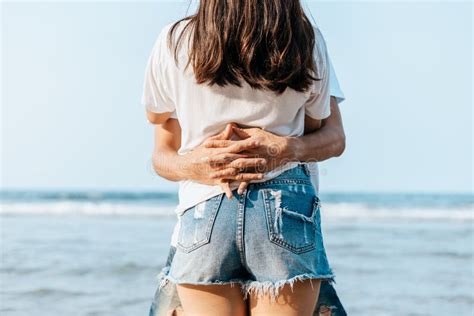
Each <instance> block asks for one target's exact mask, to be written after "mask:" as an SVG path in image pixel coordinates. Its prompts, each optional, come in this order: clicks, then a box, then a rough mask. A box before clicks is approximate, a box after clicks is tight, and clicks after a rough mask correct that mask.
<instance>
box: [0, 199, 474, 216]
mask: <svg viewBox="0 0 474 316" xmlns="http://www.w3.org/2000/svg"><path fill="white" fill-rule="evenodd" d="M175 207H176V204H175V203H173V204H172V203H160V202H158V203H140V202H137V203H131V202H126V203H114V202H83V201H56V202H54V201H48V202H43V201H42V202H26V203H25V202H2V203H0V214H5V215H17V214H30V215H47V214H50V215H128V216H175V213H174V209H175ZM321 212H322V216H323V218H325V219H329V220H332V219H346V220H352V219H374V220H377V219H386V220H403V219H405V220H417V219H426V220H456V221H474V211H473V208H472V205H471V206H469V205H464V206H457V207H452V208H447V207H438V208H433V207H429V208H426V207H425V208H423V207H380V206H375V207H374V206H372V205H368V204H363V203H324V204H323V206H322V211H321Z"/></svg>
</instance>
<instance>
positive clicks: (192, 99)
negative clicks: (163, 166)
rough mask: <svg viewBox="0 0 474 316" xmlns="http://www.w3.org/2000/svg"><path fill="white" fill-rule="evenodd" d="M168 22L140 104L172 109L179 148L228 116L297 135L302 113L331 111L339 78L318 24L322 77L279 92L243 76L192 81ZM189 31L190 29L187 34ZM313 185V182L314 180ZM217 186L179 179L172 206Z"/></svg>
mask: <svg viewBox="0 0 474 316" xmlns="http://www.w3.org/2000/svg"><path fill="white" fill-rule="evenodd" d="M184 23H186V22H181V23H180V25H179V26H178V28H177V30H176V33H175V36H174V38H175V39H176V38H177V37H178V35H179V34H180V33H181V31H182V28H183V26H184ZM171 25H172V24H169V25H167V26H166V27H164V29H163V30H162V31H161V32H160V34H159V36H158V38H157V40H156V42H155V44H154V46H153V49H152V52H151V55H150V57H149V60H148V64H147V67H146V72H145V82H144V89H143V96H142V104H143V105H144V106H145V107H146V108H147V109H148V110H149V111H151V112H155V113H164V112H175V114H174V115H175V117H176V118H177V119H178V120H179V123H180V126H181V131H182V132H181V147H180V148H179V151H178V153H179V154H185V153H186V152H188V151H190V150H192V149H193V148H195V147H197V146H199V145H200V144H201V143H202V142H203V141H205V140H206V139H207V138H209V137H210V136H213V135H215V134H217V133H219V132H221V131H222V130H223V129H224V128H225V125H226V124H227V123H229V122H234V123H237V124H239V125H242V126H253V127H260V128H262V129H264V130H266V131H268V132H271V133H274V134H277V135H282V136H301V135H303V132H304V116H305V115H308V116H310V117H312V118H314V119H321V120H322V119H325V118H327V117H328V116H329V115H330V95H331V94H330V80H331V85H333V81H335V82H336V84H334V85H337V86H338V84H337V79H336V78H335V75H333V72H332V65H331V64H330V60H329V57H328V54H327V49H326V44H325V41H324V38H323V36H322V34H321V32H320V31H319V29H318V28H316V27H315V28H314V30H315V36H316V46H315V50H314V58H315V61H316V65H317V70H318V74H317V76H318V77H319V78H321V80H320V81H314V82H313V84H312V86H311V89H309V91H307V92H304V93H303V92H297V91H295V90H293V89H291V88H287V89H286V90H285V92H284V93H283V94H280V95H278V94H276V93H275V92H273V91H268V90H257V89H253V88H251V87H250V86H249V85H248V84H247V83H246V82H245V81H242V87H238V86H233V85H227V86H224V87H219V86H217V85H214V86H209V85H204V84H197V83H196V81H195V78H194V73H193V71H192V67H191V66H189V67H188V68H187V69H184V68H185V65H186V64H187V61H188V54H187V52H188V46H187V43H188V41H187V38H185V39H184V40H183V41H182V42H181V43H182V45H180V47H179V50H178V64H176V62H175V60H174V55H173V51H171V50H170V49H169V47H168V45H167V35H168V32H169V30H170V28H171ZM188 35H189V33H187V34H186V36H188ZM333 88H334V86H333ZM338 90H339V89H338ZM337 97H339V98H340V99H342V98H343V95H342V93H340V92H339V93H337ZM297 164H298V162H290V163H287V164H285V165H283V166H282V167H280V168H278V169H277V170H272V171H270V172H267V173H266V174H265V177H264V179H262V180H260V181H266V180H268V179H271V178H274V177H276V176H277V175H279V174H280V173H281V172H283V171H285V170H287V169H290V168H292V167H294V166H295V165H297ZM315 167H317V165H316V164H315ZM313 170H314V169H313ZM314 173H315V172H313V174H314ZM237 186H238V182H232V183H231V189H235V188H237ZM315 186H316V188H317V182H316V183H315ZM222 192H223V191H222V189H221V187H220V186H217V185H216V186H211V185H204V184H200V183H197V182H194V181H190V180H185V181H180V183H179V205H178V206H177V208H176V212H177V214H178V215H179V214H181V213H182V212H183V211H185V210H186V209H187V208H189V207H192V206H194V205H196V204H198V203H200V202H202V201H205V200H207V199H209V198H211V197H213V196H215V195H218V194H221V193H222Z"/></svg>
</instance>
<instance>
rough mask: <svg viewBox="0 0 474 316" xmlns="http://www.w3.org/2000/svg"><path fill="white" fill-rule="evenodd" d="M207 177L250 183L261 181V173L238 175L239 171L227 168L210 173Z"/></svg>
mask: <svg viewBox="0 0 474 316" xmlns="http://www.w3.org/2000/svg"><path fill="white" fill-rule="evenodd" d="M209 177H210V178H211V179H226V180H239V181H250V180H261V179H263V173H239V169H236V168H227V169H223V170H219V171H214V172H211V173H210V174H209Z"/></svg>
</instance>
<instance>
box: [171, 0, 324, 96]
mask: <svg viewBox="0 0 474 316" xmlns="http://www.w3.org/2000/svg"><path fill="white" fill-rule="evenodd" d="M183 21H188V23H187V24H186V26H185V27H184V29H183V31H182V32H181V34H180V35H179V37H178V40H177V42H176V47H175V50H174V54H175V59H176V61H177V60H178V59H177V54H178V46H179V43H180V41H181V40H182V37H183V34H184V33H185V31H186V30H187V29H188V28H189V30H190V31H191V34H192V36H190V37H189V41H190V42H189V48H190V49H189V59H188V64H187V65H186V66H188V65H189V64H191V65H192V67H193V70H194V75H195V78H196V81H197V83H199V84H204V83H207V84H210V85H214V84H217V85H219V86H225V85H227V84H232V85H237V86H241V84H240V79H243V80H245V81H246V82H247V83H248V84H249V85H250V86H251V87H253V88H256V89H270V90H272V91H275V92H277V93H282V92H284V91H285V89H286V88H287V87H290V88H292V89H294V90H296V91H300V92H304V91H307V90H308V88H309V87H310V85H311V84H312V82H313V80H320V78H316V77H315V74H316V73H317V69H316V63H315V61H314V59H313V50H314V45H315V34H314V30H313V26H312V25H311V22H310V21H309V19H308V17H307V16H306V14H305V13H304V11H303V8H302V7H301V4H300V1H299V0H201V1H200V4H199V8H198V10H197V12H196V14H194V15H191V16H188V17H186V18H184V19H182V20H180V21H178V22H176V23H175V24H174V25H173V26H172V28H171V30H170V32H169V34H168V44H169V46H170V48H171V47H172V43H173V40H172V38H173V33H174V32H175V30H176V27H177V26H178V24H179V23H181V22H183Z"/></svg>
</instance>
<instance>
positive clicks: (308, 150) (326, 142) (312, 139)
mask: <svg viewBox="0 0 474 316" xmlns="http://www.w3.org/2000/svg"><path fill="white" fill-rule="evenodd" d="M345 145H346V141H345V134H344V128H343V125H342V119H341V113H340V111H339V106H338V105H337V101H336V99H335V98H331V116H330V117H329V118H328V119H327V120H326V121H325V122H324V125H323V127H321V128H320V129H318V130H316V131H314V132H312V133H310V134H307V135H304V136H300V137H291V138H289V139H288V146H287V150H288V151H289V153H290V154H289V156H290V157H291V159H292V160H297V161H323V160H326V159H329V158H332V157H337V156H340V155H341V154H342V153H343V152H344V149H345Z"/></svg>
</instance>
